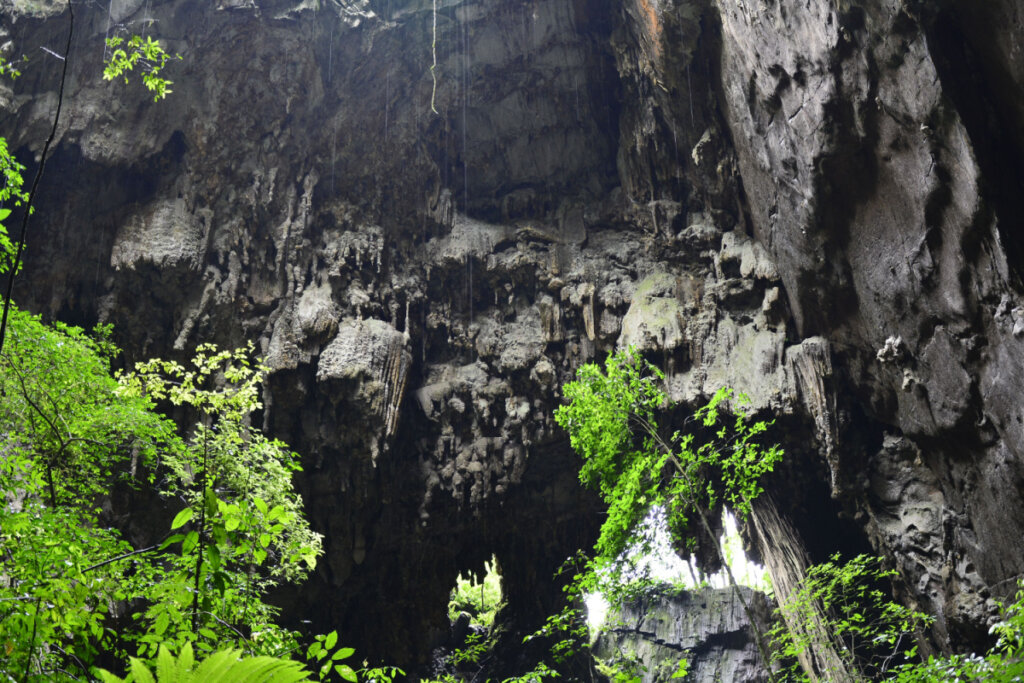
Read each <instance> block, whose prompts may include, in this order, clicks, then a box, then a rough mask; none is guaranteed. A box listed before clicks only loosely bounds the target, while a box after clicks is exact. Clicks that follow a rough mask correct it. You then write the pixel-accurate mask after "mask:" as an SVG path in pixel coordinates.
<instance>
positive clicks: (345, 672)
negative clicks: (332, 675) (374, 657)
mask: <svg viewBox="0 0 1024 683" xmlns="http://www.w3.org/2000/svg"><path fill="white" fill-rule="evenodd" d="M334 670H335V671H336V672H337V674H338V675H339V676H341V677H342V678H344V679H345V680H346V681H351V683H357V681H358V680H359V677H358V676H356V672H355V671H353V670H352V667H350V666H348V665H347V664H338V665H337V666H335V667H334Z"/></svg>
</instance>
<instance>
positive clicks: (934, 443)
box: [0, 0, 1024, 667]
mask: <svg viewBox="0 0 1024 683" xmlns="http://www.w3.org/2000/svg"><path fill="white" fill-rule="evenodd" d="M74 12H75V31H74V36H73V40H72V50H71V54H70V55H69V59H70V62H69V66H70V69H69V79H68V82H67V83H66V87H65V100H64V112H63V114H62V116H61V119H60V124H59V126H58V135H57V138H56V142H55V147H54V150H53V154H52V156H51V158H50V159H49V160H48V163H47V167H46V177H45V181H44V185H43V187H42V189H41V194H40V200H39V204H38V206H39V209H38V212H37V215H36V217H35V218H34V219H33V228H32V229H33V232H32V234H31V235H30V242H31V243H30V246H29V249H28V251H27V258H28V261H27V264H26V268H25V275H24V276H23V279H22V280H21V282H20V284H19V285H18V287H17V288H16V294H15V298H16V299H17V300H18V301H19V303H20V304H21V305H23V306H25V307H29V308H33V309H35V310H38V311H40V312H43V313H45V314H47V315H50V316H53V317H59V318H63V319H66V320H70V321H72V322H79V323H91V322H94V321H97V320H99V321H107V322H112V323H114V324H115V329H116V337H117V339H118V341H120V343H121V344H122V345H123V346H124V348H125V349H126V353H127V359H126V360H128V361H134V360H136V359H139V358H142V357H147V356H151V355H158V354H159V355H179V356H186V355H187V354H188V351H189V349H190V348H192V347H194V346H195V345H196V344H197V343H199V342H203V341H214V342H217V343H220V344H222V345H234V346H237V345H240V344H242V343H244V341H246V340H253V341H255V342H256V343H257V344H258V347H259V349H260V352H261V353H262V354H263V355H264V356H265V358H266V363H267V365H268V366H269V368H270V371H271V372H270V375H269V377H268V379H267V383H266V396H267V400H266V409H265V411H264V415H263V419H264V426H265V428H266V429H267V430H269V431H270V432H271V433H272V434H273V435H274V436H277V437H280V438H282V439H285V440H286V441H288V442H289V443H290V444H291V445H292V446H293V447H294V448H295V449H296V450H298V451H299V452H301V453H303V455H304V458H305V472H304V474H303V478H302V481H301V482H300V484H301V486H302V489H303V493H304V496H305V499H306V501H307V505H308V508H309V512H310V515H311V518H312V520H313V521H314V524H315V525H316V526H317V528H318V529H319V530H321V531H322V532H324V533H325V534H326V536H327V538H326V557H325V558H324V561H323V562H322V565H321V567H320V569H319V571H318V574H317V577H316V580H315V581H314V582H313V583H312V584H311V585H309V586H306V587H304V588H303V589H302V590H301V591H299V592H298V593H296V594H294V595H283V596H281V599H282V601H283V602H284V603H285V604H287V605H289V608H290V612H289V614H290V616H291V617H292V618H294V619H299V618H301V619H310V620H313V621H315V622H317V624H318V625H324V626H330V627H338V628H339V630H340V631H341V632H342V633H343V634H347V635H348V638H349V639H350V640H351V641H352V644H353V645H355V646H358V647H359V648H360V651H361V652H364V653H365V654H366V655H368V656H370V657H383V658H386V659H387V661H389V662H394V663H396V664H400V665H403V666H407V667H414V666H417V665H423V664H425V663H426V661H427V657H428V653H429V650H430V648H431V646H432V644H433V643H435V642H437V641H438V640H439V639H440V638H442V637H443V634H444V633H445V632H446V631H447V624H446V620H445V602H446V599H447V594H448V591H449V590H450V588H451V586H452V585H453V583H454V580H455V576H456V575H457V573H458V572H459V571H460V570H463V571H464V570H473V569H476V570H482V568H483V563H484V562H485V560H487V559H489V558H490V556H491V555H492V554H494V555H496V556H497V558H498V562H499V565H500V566H501V568H502V573H503V583H504V587H505V591H506V597H507V598H508V600H509V608H508V609H507V610H506V611H505V612H504V613H503V618H504V619H505V620H506V621H507V627H508V630H507V633H508V634H509V635H508V636H507V641H506V642H507V647H508V652H510V653H512V652H514V651H515V648H516V644H517V643H519V642H521V639H522V635H523V634H524V633H527V632H530V631H532V630H533V629H534V628H535V627H536V626H537V625H538V624H539V622H540V621H541V620H542V619H543V616H544V615H545V614H546V613H547V612H549V611H550V609H551V607H552V605H554V604H555V603H556V602H557V600H558V598H559V596H560V591H559V589H558V586H557V585H555V583H554V582H553V581H552V580H551V579H550V577H551V575H552V572H553V571H554V569H555V568H556V567H557V566H558V565H559V564H560V563H561V561H562V560H563V559H564V558H565V557H566V556H567V555H568V554H570V553H571V552H572V551H573V550H574V549H576V548H578V547H582V546H585V545H587V544H588V543H589V542H590V541H591V540H592V538H593V534H594V532H595V529H596V525H597V522H598V521H599V519H600V516H599V513H598V509H597V506H596V503H595V501H594V499H593V497H592V496H590V495H589V494H588V493H586V492H584V491H582V490H580V489H579V486H578V484H577V483H576V478H575V461H574V460H573V456H572V455H571V453H570V451H569V448H568V444H567V443H566V440H565V438H564V435H563V434H562V433H561V432H560V431H559V430H558V429H557V428H556V427H555V425H554V423H553V421H552V418H551V414H552V410H553V409H554V407H555V406H556V405H557V404H558V401H559V387H560V386H561V384H562V383H564V382H565V381H567V380H569V379H570V378H571V377H572V376H573V373H574V371H575V368H576V367H578V366H579V365H580V364H581V363H583V362H586V361H590V360H595V359H598V360H599V359H601V358H602V357H603V355H604V354H605V353H606V352H607V351H608V350H610V349H613V348H615V347H617V346H624V345H627V344H632V345H635V346H636V347H638V348H641V349H643V350H644V351H645V353H646V354H647V355H648V356H649V357H650V358H651V360H653V361H655V362H658V363H659V364H660V365H662V366H663V367H664V369H665V371H666V375H667V382H668V386H669V390H670V393H671V394H672V396H673V398H674V399H676V400H678V401H679V402H680V405H681V408H680V414H683V413H684V412H685V410H686V409H687V408H690V407H693V406H695V405H697V404H699V403H700V402H701V401H702V400H704V399H705V398H707V397H708V396H710V395H711V394H712V393H713V392H714V391H715V390H716V389H718V388H719V387H720V386H723V385H730V386H733V387H734V388H736V389H738V390H740V391H745V392H746V393H748V394H750V396H751V397H752V402H753V406H754V408H755V409H756V410H757V411H759V412H760V413H761V414H763V415H765V416H769V415H770V416H774V417H776V418H777V420H778V421H777V427H776V429H777V435H778V436H777V438H779V439H780V441H782V445H783V446H784V448H785V449H786V451H787V453H788V454H789V457H788V459H787V464H786V467H785V468H784V471H783V472H780V473H779V476H778V477H776V478H775V479H774V480H773V481H771V482H769V488H770V491H771V494H772V498H771V500H773V501H776V503H774V504H773V505H772V509H771V510H770V511H764V514H762V515H761V522H762V523H761V526H760V527H759V528H758V529H759V530H760V531H758V529H755V530H754V533H752V538H753V539H754V541H755V545H756V548H755V550H756V551H757V552H758V553H759V554H760V555H762V556H763V559H764V560H765V562H766V564H767V565H768V566H769V567H774V568H775V569H774V570H773V572H774V573H777V574H779V576H775V577H773V578H774V579H776V585H777V586H778V585H782V584H785V583H786V582H787V581H791V580H792V579H794V577H795V576H796V574H798V570H797V569H793V568H794V567H796V568H798V567H799V566H800V565H801V563H806V562H809V561H815V560H819V559H823V558H824V557H825V556H827V555H828V554H830V553H831V552H834V551H836V550H844V551H859V550H871V549H873V550H874V551H875V552H878V553H881V554H884V555H885V556H887V557H888V558H890V560H891V562H892V564H893V566H895V567H896V568H898V569H899V571H900V577H901V579H900V582H899V585H898V586H897V589H898V592H899V595H900V597H901V598H902V599H904V600H905V601H907V602H908V603H911V604H914V605H916V606H918V607H920V608H922V609H924V610H926V611H929V612H931V613H933V614H935V615H936V617H937V622H936V626H935V628H934V631H933V633H932V634H931V635H930V639H931V642H930V643H928V644H926V646H927V647H926V649H927V648H928V647H931V648H936V649H938V650H948V649H950V648H954V647H972V646H978V645H980V644H983V643H984V639H985V637H986V636H985V634H986V631H987V625H988V622H989V620H990V619H991V617H992V615H993V607H994V603H993V602H992V598H1000V597H1005V596H1007V595H1008V594H1009V593H1010V592H1011V591H1012V589H1013V586H1014V582H1015V580H1016V577H1018V576H1019V575H1021V574H1022V573H1024V553H1022V552H1021V551H1020V548H1021V547H1022V545H1021V540H1022V539H1021V533H1022V532H1021V530H1022V529H1024V503H1022V502H1021V500H1020V497H1019V491H1020V490H1021V483H1022V480H1024V472H1022V460H1021V457H1022V454H1024V414H1022V403H1021V401H1020V400H1019V397H1018V393H1019V387H1020V386H1022V385H1024V381H1022V380H1024V376H1022V375H1024V364H1022V363H1021V362H1020V359H1021V358H1022V357H1024V347H1022V345H1024V291H1022V287H1021V279H1020V275H1021V273H1020V263H1021V255H1022V253H1024V242H1022V240H1021V238H1020V236H1019V235H1018V234H1017V231H1016V230H1015V229H1014V228H1013V227H1012V226H1013V225H1014V224H1015V220H1016V219H1017V216H1019V215H1021V214H1022V213H1024V212H1022V211H1021V209H1024V207H1021V206H1019V204H1020V203H1021V202H1024V191H1022V189H1024V188H1021V187H1020V185H1021V183H1022V182H1024V173H1022V172H1021V171H1022V170H1024V169H1021V168H1020V167H1021V166H1022V165H1024V161H1022V160H1024V154H1022V151H1024V111H1022V109H1024V105H1022V104H1021V102H1024V97H1022V96H1021V87H1022V79H1024V68H1022V66H1021V64H1022V63H1024V60H1022V59H1021V55H1020V51H1021V49H1022V48H1021V44H1022V40H1024V36H1022V30H1024V29H1022V28H1021V13H1022V10H1021V8H1020V6H1019V3H1016V2H1014V1H1013V0H992V1H991V2H985V3H978V2H971V1H970V0H941V1H939V2H930V3H922V2H917V1H916V0H841V1H840V2H836V1H835V0H800V1H799V2H797V1H796V0H759V1H758V2H741V1H740V0H687V1H686V2H683V1H682V0H624V1H623V2H621V3H608V2H604V1H603V0H601V1H599V0H574V1H573V2H563V1H561V0H487V1H486V2H485V1H483V0H440V1H439V2H437V3H436V12H435V10H434V4H433V3H429V2H424V1H423V0H327V1H326V2H318V3H312V2H308V1H306V0H303V1H299V0H247V1H246V2H239V1H236V0H221V1H220V2H196V1H195V0H153V1H151V2H146V3H143V2H141V0H125V1H122V0H117V1H116V2H112V3H111V4H110V5H109V7H107V8H102V7H100V6H98V5H81V6H79V5H74ZM69 19H70V16H69V12H68V10H67V8H66V6H65V5H64V4H63V3H61V2H58V1H56V0H48V1H46V2H39V1H35V0H33V1H29V0H3V2H0V24H2V29H0V30H2V31H3V33H4V38H3V41H2V42H3V43H4V44H5V45H6V47H5V48H4V49H6V50H7V51H8V52H7V54H8V55H12V56H15V57H17V56H19V55H21V54H25V55H27V56H28V57H29V59H28V61H27V62H25V64H24V66H23V68H22V71H23V72H24V75H23V76H22V77H21V78H19V79H18V80H17V81H15V82H14V83H13V85H5V86H4V87H3V90H2V92H0V103H2V105H3V107H4V114H3V118H2V124H0V125H2V132H3V133H4V134H6V135H7V136H8V138H9V139H10V141H11V148H12V149H14V150H16V151H17V152H18V154H19V157H20V158H22V159H25V160H27V161H30V162H31V160H32V159H33V155H38V153H39V152H40V150H41V148H42V143H43V141H44V140H45V138H46V136H47V133H48V131H49V125H50V121H51V117H52V115H53V111H54V108H55V103H56V98H57V91H58V86H59V75H60V66H61V65H62V62H61V61H60V60H59V59H58V58H55V57H54V56H53V55H52V54H51V52H50V51H56V52H58V53H59V51H61V50H62V49H63V47H62V46H63V45H64V40H65V39H66V35H67V30H68V25H69ZM435 25H436V30H435V28H434V27H435ZM126 32H143V33H147V34H150V35H153V36H155V37H158V38H160V39H161V40H162V41H164V43H165V45H166V46H167V47H168V49H169V50H171V51H173V52H177V53H180V54H181V55H182V57H183V60H182V61H180V62H179V61H176V60H175V61H173V62H172V63H171V64H170V65H169V67H168V71H167V74H168V77H169V78H171V79H172V80H173V81H174V83H173V86H172V90H173V91H174V92H173V93H172V95H171V96H170V97H169V98H168V99H167V100H166V101H163V102H160V103H157V104H154V103H153V102H152V99H151V97H150V96H149V95H148V94H147V93H145V92H144V91H142V90H141V87H140V86H139V84H138V83H135V82H133V83H130V84H129V85H128V86H127V87H126V86H124V84H123V83H108V82H104V81H102V80H101V78H100V74H101V70H102V68H101V63H102V59H103V58H104V56H105V49H104V44H103V39H104V37H106V36H109V35H115V34H124V33H126ZM40 48H45V49H40ZM761 532H764V533H761ZM511 659H514V656H513V655H511V654H510V655H509V657H507V658H506V661H511Z"/></svg>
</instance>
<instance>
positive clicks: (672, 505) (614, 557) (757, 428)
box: [555, 349, 782, 662]
mask: <svg viewBox="0 0 1024 683" xmlns="http://www.w3.org/2000/svg"><path fill="white" fill-rule="evenodd" d="M663 380H664V376H663V374H662V373H661V371H659V370H658V369H657V368H656V367H654V366H653V365H651V364H650V363H649V362H647V361H645V360H644V359H643V358H642V357H641V356H640V355H639V354H638V353H637V352H636V351H634V350H633V349H630V350H628V351H620V352H618V353H616V354H612V355H610V356H609V357H608V359H607V360H606V361H605V364H604V368H601V367H599V366H598V365H595V364H587V365H584V366H583V367H582V368H580V370H579V371H578V373H577V379H576V381H574V382H570V383H569V384H567V385H566V386H565V387H564V395H565V398H566V400H567V404H566V405H563V406H561V407H559V408H558V409H557V410H556V411H555V420H556V422H558V424H559V425H561V426H562V427H563V428H564V429H565V430H566V431H567V432H568V433H569V439H570V443H571V445H572V447H573V449H574V450H575V451H576V452H577V453H579V454H580V456H581V457H582V458H583V464H582V466H581V468H580V480H581V481H582V482H583V483H584V484H586V485H588V486H591V487H592V488H596V489H597V490H598V491H599V492H600V495H601V497H602V499H603V500H604V501H605V503H606V504H607V505H608V513H607V517H606V519H605V521H604V523H603V524H602V527H601V534H600V537H599V539H598V541H597V544H596V545H595V559H594V561H593V562H592V563H590V564H589V566H588V567H587V569H586V570H585V571H583V572H581V573H579V574H578V578H577V581H575V582H574V586H573V587H571V589H570V590H571V591H572V592H573V594H574V595H576V596H577V597H579V596H582V594H584V593H586V592H595V591H599V592H601V593H604V594H605V595H606V596H607V597H608V599H609V600H611V601H617V600H620V599H622V598H624V597H627V594H628V593H627V592H628V591H636V590H643V589H644V588H645V587H646V586H648V585H649V583H650V581H649V578H648V577H647V575H646V569H645V568H643V567H638V566H637V564H636V562H635V560H634V558H637V557H642V556H643V555H645V554H647V552H649V551H650V549H651V548H652V547H653V546H654V545H655V539H656V529H653V528H652V527H651V525H650V524H646V525H645V520H647V519H649V518H651V516H652V512H653V511H655V510H663V511H664V513H665V514H666V515H667V522H668V524H667V526H668V530H669V533H670V535H671V536H672V540H673V542H674V545H676V546H677V547H687V548H689V549H691V550H692V549H694V548H695V546H696V538H695V536H694V534H693V532H694V530H693V529H692V528H691V522H692V521H696V522H697V524H698V527H697V529H696V531H697V532H698V533H703V534H704V535H705V536H706V537H707V538H709V539H710V540H711V541H712V542H713V543H714V548H715V550H716V552H717V554H718V558H717V559H718V560H719V561H720V562H721V563H722V564H723V566H724V569H725V571H726V575H727V576H728V578H729V582H730V584H731V585H732V586H733V588H734V589H735V588H736V582H735V579H734V577H733V575H732V572H731V569H730V568H729V565H728V563H727V558H726V557H725V554H724V551H723V550H722V548H721V547H720V546H719V544H718V542H717V536H716V532H715V529H714V527H713V525H712V524H711V523H710V522H709V521H708V519H709V516H710V515H711V514H713V513H714V512H715V511H717V510H720V509H721V508H722V507H723V506H724V507H727V508H729V509H731V510H732V511H733V512H734V513H736V514H737V516H739V517H740V518H741V519H746V517H748V516H749V514H750V512H751V502H752V501H753V500H754V499H755V498H756V497H757V496H758V495H760V494H761V492H762V488H761V479H762V478H763V477H764V475H766V474H768V473H769V472H771V471H772V470H773V468H774V467H775V465H776V464H777V463H778V462H779V460H781V458H782V451H781V449H779V448H778V446H771V447H764V446H762V445H761V444H760V443H759V440H760V439H761V438H762V435H763V434H764V433H765V432H766V431H767V429H768V423H766V422H764V421H754V420H752V419H751V417H750V416H749V415H748V414H747V413H746V412H745V410H744V408H745V407H746V405H747V404H748V403H749V401H748V400H747V399H746V397H744V396H742V395H739V396H735V395H734V394H733V392H732V391H731V390H729V389H721V390H719V391H718V392H717V393H716V394H715V395H714V397H713V398H712V399H711V401H710V402H709V403H708V404H707V405H706V406H704V407H703V408H701V409H699V410H698V411H696V413H695V414H694V415H693V423H694V426H695V429H694V431H692V432H688V433H682V432H680V431H676V432H674V433H673V434H671V436H668V435H667V434H666V433H663V431H662V428H661V427H660V425H659V423H658V417H659V414H660V413H662V412H663V411H665V410H666V409H667V408H668V407H669V401H668V397H667V396H666V394H665V393H664V391H663V390H662V384H663ZM726 408H729V409H730V412H732V413H734V415H735V417H734V418H732V419H731V420H730V419H727V418H726V416H725V413H726ZM698 437H699V439H698ZM736 595H737V598H738V599H739V601H740V603H741V604H742V605H743V608H744V610H745V611H747V613H748V616H750V611H749V608H748V606H747V604H746V601H745V599H744V598H743V596H742V594H741V593H739V591H738V590H737V591H736ZM560 618H563V619H564V613H563V617H560ZM750 618H751V621H752V623H753V622H754V619H753V617H752V616H750ZM754 637H755V640H756V642H757V645H758V650H759V651H760V653H761V656H762V659H763V660H764V661H765V662H767V661H768V660H769V659H770V655H769V653H768V652H767V649H766V646H765V643H764V642H763V638H762V637H761V635H760V633H759V632H758V631H757V629H756V627H755V634H754ZM568 640H569V641H570V642H571V641H573V640H576V641H578V638H574V637H573V636H572V634H571V632H570V633H569V638H568ZM563 642H564V641H563Z"/></svg>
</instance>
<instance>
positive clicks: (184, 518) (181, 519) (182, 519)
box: [171, 507, 192, 529]
mask: <svg viewBox="0 0 1024 683" xmlns="http://www.w3.org/2000/svg"><path fill="white" fill-rule="evenodd" d="M191 519H192V508H190V507H188V508H185V509H184V510H182V511H181V512H179V513H178V514H176V515H175V516H174V521H172V522H171V529H177V528H179V527H182V526H184V525H185V524H187V523H188V522H189V521H190V520H191Z"/></svg>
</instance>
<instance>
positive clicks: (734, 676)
mask: <svg viewBox="0 0 1024 683" xmlns="http://www.w3.org/2000/svg"><path fill="white" fill-rule="evenodd" d="M740 590H742V591H743V593H744V599H745V600H746V601H747V603H748V604H749V605H750V606H751V609H752V611H754V613H755V614H757V615H758V617H759V618H761V619H763V623H764V624H767V623H768V621H769V619H770V615H771V603H770V601H769V600H768V598H767V597H766V596H765V595H764V594H763V593H758V592H756V591H753V590H751V589H749V588H747V587H746V586H742V587H740ZM606 623H607V626H606V627H604V629H603V630H602V632H601V634H600V635H599V636H598V638H597V641H596V642H595V643H594V654H596V655H597V656H598V657H600V658H602V659H605V660H607V661H608V662H610V663H611V664H613V665H617V666H619V667H620V668H625V667H629V666H630V665H632V666H634V667H635V666H636V665H639V668H638V671H639V672H640V673H639V675H640V679H641V680H642V681H643V683H667V682H668V681H671V680H673V679H672V675H673V674H674V673H676V671H677V670H678V668H679V661H680V659H682V658H686V659H687V661H688V668H687V671H688V672H689V673H688V675H687V677H686V680H687V681H694V683H715V682H717V681H737V682H738V681H744V682H746V683H760V682H763V681H767V680H769V678H768V674H767V672H766V671H765V669H764V666H763V665H762V663H761V658H760V656H759V655H758V653H757V646H756V645H755V643H754V637H753V635H752V634H751V632H750V623H749V621H748V620H747V617H746V614H745V613H744V611H743V608H742V607H741V606H740V602H739V600H737V599H736V597H735V594H734V593H733V591H732V589H730V588H710V587H706V588H700V589H697V590H694V591H689V590H686V589H678V588H672V587H671V586H662V587H660V588H657V589H655V590H652V591H650V592H649V593H648V594H646V595H644V596H643V597H641V598H637V599H635V600H631V601H628V602H626V603H625V604H623V605H621V606H619V607H618V608H616V609H614V610H612V611H611V612H609V614H608V619H607V622H606ZM676 680H678V679H676Z"/></svg>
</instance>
